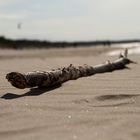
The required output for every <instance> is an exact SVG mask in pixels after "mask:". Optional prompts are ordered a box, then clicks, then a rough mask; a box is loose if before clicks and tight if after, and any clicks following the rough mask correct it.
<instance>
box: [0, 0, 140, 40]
mask: <svg viewBox="0 0 140 140" xmlns="http://www.w3.org/2000/svg"><path fill="white" fill-rule="evenodd" d="M139 13H140V0H0V36H5V37H8V38H14V39H18V38H24V39H41V40H51V41H93V40H106V39H107V40H108V39H109V40H118V39H139V38H140V18H139V17H140V15H139ZM18 26H19V27H18Z"/></svg>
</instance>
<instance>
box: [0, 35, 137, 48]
mask: <svg viewBox="0 0 140 140" xmlns="http://www.w3.org/2000/svg"><path fill="white" fill-rule="evenodd" d="M138 42H140V39H128V40H127V39H126V40H97V41H74V42H67V41H47V40H37V39H36V40H31V39H16V40H15V39H10V38H6V37H4V36H0V48H3V49H5V48H10V49H26V48H27V49H28V48H46V49H48V48H67V47H86V46H99V45H103V46H110V45H114V44H122V43H138Z"/></svg>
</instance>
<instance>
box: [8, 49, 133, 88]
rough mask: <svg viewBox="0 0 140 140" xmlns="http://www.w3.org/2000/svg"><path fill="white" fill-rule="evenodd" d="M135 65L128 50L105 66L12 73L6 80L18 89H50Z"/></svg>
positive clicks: (70, 67)
mask: <svg viewBox="0 0 140 140" xmlns="http://www.w3.org/2000/svg"><path fill="white" fill-rule="evenodd" d="M129 63H134V62H133V61H131V60H130V59H128V58H127V50H125V52H124V54H121V55H120V58H119V59H117V60H116V61H114V62H110V61H107V62H106V63H105V64H100V65H96V66H94V67H92V66H88V65H83V66H78V67H75V66H73V65H72V64H70V65H69V66H68V67H64V68H59V69H56V70H52V71H34V72H28V73H26V74H22V73H19V72H11V73H8V74H7V75H6V79H7V80H8V81H9V82H10V83H11V84H12V85H13V86H14V87H16V88H20V89H24V88H32V87H50V86H54V85H59V84H62V83H64V82H66V81H68V80H75V79H78V78H80V77H85V76H90V75H94V74H97V73H105V72H112V71H114V70H119V69H125V68H126V65H127V64H129Z"/></svg>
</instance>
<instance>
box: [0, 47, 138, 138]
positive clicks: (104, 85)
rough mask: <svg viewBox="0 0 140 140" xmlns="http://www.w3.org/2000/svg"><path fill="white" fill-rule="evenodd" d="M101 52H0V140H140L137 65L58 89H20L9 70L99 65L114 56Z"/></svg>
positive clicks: (73, 50)
mask: <svg viewBox="0 0 140 140" xmlns="http://www.w3.org/2000/svg"><path fill="white" fill-rule="evenodd" d="M103 51H107V50H106V49H104V50H103V48H102V49H101V48H100V49H97V48H94V49H93V48H86V49H85V48H78V49H72V48H71V49H59V50H57V49H55V50H34V51H33V50H29V51H26V50H23V51H20V50H18V51H16V50H0V96H1V98H0V140H46V139H47V140H73V139H74V140H75V139H76V140H95V139H96V140H140V93H139V91H140V86H139V85H140V74H139V72H140V56H139V55H130V58H131V59H132V60H135V61H137V62H138V64H135V65H134V64H130V65H129V68H131V69H125V70H120V71H114V72H112V73H104V74H97V75H94V76H91V77H85V78H80V79H78V80H73V81H68V82H66V83H64V84H63V85H62V86H61V87H55V88H54V89H42V90H41V89H40V90H39V89H31V90H30V89H24V90H20V89H16V88H14V87H12V86H11V85H10V84H9V83H8V82H7V81H6V79H5V75H6V74H7V73H8V72H11V71H20V72H27V71H34V70H49V69H51V68H58V67H61V66H67V65H69V64H70V63H72V64H74V65H80V64H84V63H86V64H89V65H96V64H99V63H102V62H105V60H109V59H110V60H114V59H116V56H114V57H113V56H106V55H104V54H102V53H101V52H103Z"/></svg>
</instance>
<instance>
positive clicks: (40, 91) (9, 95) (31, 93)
mask: <svg viewBox="0 0 140 140" xmlns="http://www.w3.org/2000/svg"><path fill="white" fill-rule="evenodd" d="M59 87H61V85H57V86H53V87H49V88H31V89H30V91H28V92H26V93H24V94H21V95H19V94H14V93H6V94H4V95H3V96H2V97H1V98H2V99H5V100H11V99H16V98H21V97H25V96H39V95H41V94H43V93H45V92H49V91H52V90H55V89H57V88H59Z"/></svg>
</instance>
